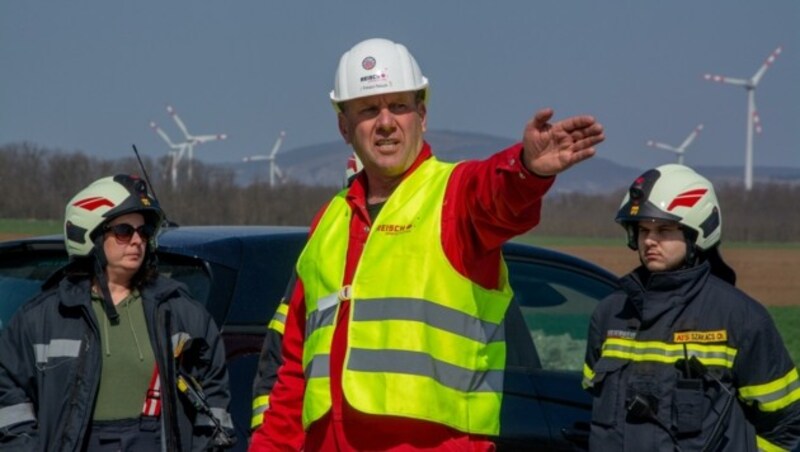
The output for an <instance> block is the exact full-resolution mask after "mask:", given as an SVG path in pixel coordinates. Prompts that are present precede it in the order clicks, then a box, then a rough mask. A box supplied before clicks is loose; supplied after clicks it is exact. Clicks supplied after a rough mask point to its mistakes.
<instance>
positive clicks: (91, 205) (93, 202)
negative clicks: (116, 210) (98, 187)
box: [73, 196, 114, 212]
mask: <svg viewBox="0 0 800 452" xmlns="http://www.w3.org/2000/svg"><path fill="white" fill-rule="evenodd" d="M73 206H75V207H80V208H82V209H86V210H88V211H90V212H91V211H92V210H94V209H97V208H98V207H102V206H108V207H114V203H113V202H111V200H110V199H108V198H103V197H102V196H92V197H91V198H86V199H81V200H80V201H76V202H75V203H74V204H73Z"/></svg>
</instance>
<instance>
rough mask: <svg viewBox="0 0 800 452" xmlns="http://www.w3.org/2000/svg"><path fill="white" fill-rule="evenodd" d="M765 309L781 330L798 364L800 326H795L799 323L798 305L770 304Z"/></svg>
mask: <svg viewBox="0 0 800 452" xmlns="http://www.w3.org/2000/svg"><path fill="white" fill-rule="evenodd" d="M767 309H769V313H770V314H772V318H773V319H774V320H775V325H777V327H778V331H780V332H781V337H782V338H783V343H784V344H785V345H786V348H787V349H788V350H789V354H790V355H791V356H792V360H793V361H794V364H795V366H800V328H797V325H800V306H771V307H769V308H767Z"/></svg>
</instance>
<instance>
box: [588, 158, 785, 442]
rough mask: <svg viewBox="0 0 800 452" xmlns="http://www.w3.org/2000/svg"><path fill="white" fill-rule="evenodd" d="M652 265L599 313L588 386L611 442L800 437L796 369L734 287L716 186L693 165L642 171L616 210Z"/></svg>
mask: <svg viewBox="0 0 800 452" xmlns="http://www.w3.org/2000/svg"><path fill="white" fill-rule="evenodd" d="M616 221H617V222H618V223H620V224H621V225H622V226H623V227H624V228H625V230H626V231H627V233H628V246H629V247H630V248H631V249H633V250H635V251H638V253H639V260H640V261H641V266H640V267H638V268H636V269H635V270H634V271H632V272H631V273H629V274H628V275H626V276H625V277H623V278H622V279H621V280H620V283H621V285H622V288H621V290H618V291H617V292H615V293H613V294H612V295H610V296H609V297H608V298H606V299H605V300H603V301H602V302H601V303H600V304H599V305H598V306H597V308H596V310H595V312H594V315H593V316H592V321H591V325H590V328H589V339H588V346H587V350H586V364H585V366H584V387H586V388H587V389H588V390H589V392H590V393H591V394H592V396H593V397H594V403H593V408H592V425H591V437H590V447H591V449H592V450H600V451H606V450H608V451H640V450H683V451H689V450H691V451H695V450H696V451H700V450H702V451H755V450H762V451H782V450H791V449H792V448H794V447H796V446H797V444H798V441H800V381H799V380H798V373H797V369H796V368H795V366H794V364H793V363H792V361H791V358H790V357H789V354H788V352H787V351H786V348H785V347H784V345H783V341H782V340H781V337H780V335H779V333H778V331H777V330H776V329H775V325H774V324H773V322H772V319H771V317H770V315H769V313H768V312H767V310H766V309H765V308H764V307H763V306H762V305H761V304H759V303H758V302H757V301H755V300H753V299H752V298H750V297H749V296H747V294H745V293H744V292H742V291H740V290H739V289H737V288H736V287H734V286H733V284H734V283H735V279H736V275H735V273H734V272H733V270H732V269H731V268H730V267H728V266H727V265H726V264H725V263H724V262H723V261H722V258H721V256H720V253H719V244H720V236H721V235H722V212H721V209H720V206H719V203H718V201H717V196H716V194H715V193H714V187H713V186H712V185H711V183H710V182H709V181H708V180H707V179H706V178H704V177H702V176H700V175H699V174H697V173H696V172H694V171H693V170H692V169H690V168H688V167H685V166H682V165H672V164H671V165H664V166H660V167H658V168H655V169H651V170H649V171H647V172H645V173H644V174H642V175H641V176H640V177H638V178H637V179H636V180H635V181H634V182H633V184H632V185H631V186H630V189H629V191H628V193H627V195H626V196H625V199H624V200H623V202H622V205H621V206H620V209H619V212H617V217H616Z"/></svg>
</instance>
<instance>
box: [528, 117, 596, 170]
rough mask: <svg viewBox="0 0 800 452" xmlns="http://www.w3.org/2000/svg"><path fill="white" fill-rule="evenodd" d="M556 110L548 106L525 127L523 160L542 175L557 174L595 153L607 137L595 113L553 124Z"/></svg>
mask: <svg viewBox="0 0 800 452" xmlns="http://www.w3.org/2000/svg"><path fill="white" fill-rule="evenodd" d="M552 117H553V109H552V108H545V109H542V110H539V111H538V112H536V115H535V116H534V117H533V119H531V120H530V121H529V122H528V124H527V125H526V126H525V132H524V133H523V137H522V144H523V151H522V159H523V162H524V164H525V167H526V168H528V169H529V170H530V171H532V172H533V173H534V174H537V175H539V176H543V177H548V176H554V175H556V174H558V173H560V172H562V171H564V170H565V169H567V168H569V167H571V166H572V165H574V164H576V163H578V162H581V161H583V160H586V159H588V158H589V157H591V156H593V155H594V154H595V149H594V146H595V145H596V144H598V143H601V142H602V141H603V140H605V138H606V137H605V135H604V134H603V126H602V125H601V124H600V123H599V122H597V121H595V119H594V118H593V117H592V116H573V117H571V118H567V119H564V120H561V121H558V122H556V123H554V124H550V123H549V122H548V121H550V119H551V118H552Z"/></svg>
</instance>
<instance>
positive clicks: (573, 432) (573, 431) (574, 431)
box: [561, 422, 589, 449]
mask: <svg viewBox="0 0 800 452" xmlns="http://www.w3.org/2000/svg"><path fill="white" fill-rule="evenodd" d="M561 435H563V436H564V438H566V439H567V440H568V441H570V442H572V443H573V444H575V445H576V446H580V447H582V448H584V449H588V448H589V423H588V422H576V423H574V424H572V428H562V429H561Z"/></svg>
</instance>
